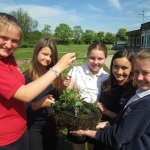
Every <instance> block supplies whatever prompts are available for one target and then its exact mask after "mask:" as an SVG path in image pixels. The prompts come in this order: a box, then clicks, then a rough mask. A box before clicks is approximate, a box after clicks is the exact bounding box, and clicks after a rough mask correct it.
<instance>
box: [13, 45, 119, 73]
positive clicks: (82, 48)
mask: <svg viewBox="0 0 150 150" xmlns="http://www.w3.org/2000/svg"><path fill="white" fill-rule="evenodd" d="M88 46H89V45H86V44H82V45H75V44H71V45H57V48H58V53H59V58H60V57H61V56H63V55H64V54H66V53H69V52H75V53H76V61H77V65H82V64H84V63H85V62H86V61H87V57H86V53H87V48H88ZM106 46H107V47H108V49H109V45H106ZM33 50H34V48H18V49H17V50H16V51H15V52H14V56H15V58H16V60H20V59H31V58H32V55H33ZM115 52H116V51H114V50H108V55H113V54H114V53H115ZM28 66H29V64H24V65H21V66H19V67H20V69H21V71H25V70H26V69H27V67H28ZM71 67H72V66H71ZM71 67H70V68H68V69H66V70H65V71H64V72H62V76H65V75H66V74H67V73H68V71H69V70H70V69H71ZM105 69H106V71H107V72H108V71H109V69H108V68H107V67H106V66H104V70H105Z"/></svg>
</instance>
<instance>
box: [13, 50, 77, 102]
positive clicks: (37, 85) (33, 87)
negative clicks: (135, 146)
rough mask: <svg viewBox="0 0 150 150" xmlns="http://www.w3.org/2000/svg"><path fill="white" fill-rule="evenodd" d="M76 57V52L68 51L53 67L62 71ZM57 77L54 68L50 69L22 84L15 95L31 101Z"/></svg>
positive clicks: (22, 99) (19, 98)
mask: <svg viewBox="0 0 150 150" xmlns="http://www.w3.org/2000/svg"><path fill="white" fill-rule="evenodd" d="M75 59H76V58H75V53H68V54H66V55H64V56H63V57H62V58H61V59H60V60H59V61H58V62H57V64H56V65H55V66H54V67H53V68H54V69H55V70H57V72H58V73H61V72H62V71H63V70H65V69H66V68H68V67H69V66H70V65H71V63H72V62H73V61H74V60H75ZM55 78H56V74H55V73H54V72H53V71H52V70H49V71H48V72H47V73H45V74H44V75H43V76H42V77H40V78H38V79H37V80H35V81H33V82H31V83H29V84H27V85H22V86H21V87H20V88H19V89H18V90H17V91H16V93H15V94H14V95H13V97H14V98H16V99H18V100H20V101H24V102H29V101H31V100H32V99H34V98H35V97H36V96H38V95H39V94H40V93H41V92H42V91H44V90H45V89H46V87H48V86H49V85H50V83H51V82H52V81H53V80H54V79H55ZM31 91H34V92H31Z"/></svg>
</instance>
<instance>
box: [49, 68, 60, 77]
mask: <svg viewBox="0 0 150 150" xmlns="http://www.w3.org/2000/svg"><path fill="white" fill-rule="evenodd" d="M49 70H52V71H53V72H54V73H55V75H56V77H58V76H59V73H58V72H57V70H55V69H54V68H49Z"/></svg>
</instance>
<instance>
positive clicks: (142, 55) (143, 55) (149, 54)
mask: <svg viewBox="0 0 150 150" xmlns="http://www.w3.org/2000/svg"><path fill="white" fill-rule="evenodd" d="M137 59H139V60H143V59H149V60H150V50H149V49H145V50H141V51H140V52H138V53H137V54H136V56H135V57H134V63H135V61H136V60H137Z"/></svg>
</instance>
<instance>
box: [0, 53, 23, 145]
mask: <svg viewBox="0 0 150 150" xmlns="http://www.w3.org/2000/svg"><path fill="white" fill-rule="evenodd" d="M24 84H25V80H24V76H23V75H22V74H21V72H20V71H19V69H18V66H17V64H16V62H15V59H14V57H13V56H12V55H10V56H9V57H7V58H0V146H5V145H8V144H10V143H12V142H14V141H16V140H18V139H19V138H20V137H21V136H22V135H23V133H24V131H25V130H26V111H25V103H24V102H22V101H19V100H16V99H14V98H12V96H13V95H14V93H15V92H16V91H17V90H18V89H19V88H20V87H21V86H22V85H24Z"/></svg>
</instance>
